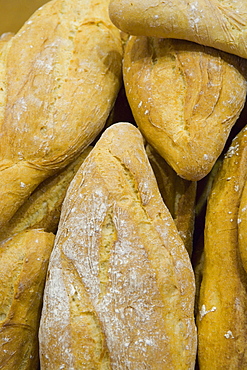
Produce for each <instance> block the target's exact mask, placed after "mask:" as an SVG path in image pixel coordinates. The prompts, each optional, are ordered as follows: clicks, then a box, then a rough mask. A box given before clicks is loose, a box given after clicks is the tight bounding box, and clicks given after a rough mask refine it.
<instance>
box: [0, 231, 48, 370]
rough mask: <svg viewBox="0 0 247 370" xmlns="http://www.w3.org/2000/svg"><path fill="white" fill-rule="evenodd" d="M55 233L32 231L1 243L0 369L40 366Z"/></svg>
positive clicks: (32, 368)
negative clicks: (40, 341) (41, 323)
mask: <svg viewBox="0 0 247 370" xmlns="http://www.w3.org/2000/svg"><path fill="white" fill-rule="evenodd" d="M53 242H54V235H53V234H52V233H46V232H44V231H42V230H28V231H23V232H22V233H19V234H16V235H15V236H13V237H12V238H9V239H7V240H6V241H4V242H1V243H0V369H1V370H17V369H18V370H20V369H21V370H36V369H38V368H39V349H38V329H39V320H40V314H41V306H42V297H43V290H44V284H45V277H46V271H47V267H48V261H49V257H50V253H51V250H52V247H53Z"/></svg>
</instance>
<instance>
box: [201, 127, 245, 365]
mask: <svg viewBox="0 0 247 370" xmlns="http://www.w3.org/2000/svg"><path fill="white" fill-rule="evenodd" d="M246 180H247V129H246V128H245V129H243V130H242V131H241V132H240V133H239V134H238V136H237V137H236V138H235V139H234V140H233V142H232V144H231V145H230V147H229V149H228V151H227V153H226V155H225V158H224V160H223V164H222V167H221V168H220V169H219V171H218V173H217V174H216V177H215V180H214V183H213V186H212V190H211V193H210V196H209V199H208V207H207V213H206V225H205V236H204V264H203V279H202V284H201V288H200V298H199V312H198V315H197V327H198V335H199V352H198V358H199V367H200V369H201V370H208V369H212V370H221V369H222V370H223V369H246V368H247V345H246V337H247V316H246V311H247V276H246V271H245V270H244V268H243V265H242V261H241V257H240V253H239V248H238V222H239V221H238V212H239V207H240V203H241V195H242V192H243V189H244V186H245V184H246ZM245 232H246V230H245Z"/></svg>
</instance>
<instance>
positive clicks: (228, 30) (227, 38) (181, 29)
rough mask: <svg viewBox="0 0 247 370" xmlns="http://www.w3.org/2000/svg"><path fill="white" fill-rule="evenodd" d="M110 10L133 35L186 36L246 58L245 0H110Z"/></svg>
mask: <svg viewBox="0 0 247 370" xmlns="http://www.w3.org/2000/svg"><path fill="white" fill-rule="evenodd" d="M109 14H110V17H111V19H112V21H113V23H114V24H115V25H116V26H117V27H118V28H120V29H121V30H123V31H124V32H127V33H129V34H132V35H145V36H155V37H162V38H175V39H184V40H188V41H193V42H196V43H198V44H202V45H206V46H210V47H213V48H216V49H219V50H223V51H226V52H228V53H231V54H236V55H238V56H240V57H243V58H247V47H246V42H245V40H246V37H247V3H246V1H245V0H239V1H229V0H221V1H218V0H197V1H192V0H190V1H187V0H166V1H163V0H111V2H110V7H109Z"/></svg>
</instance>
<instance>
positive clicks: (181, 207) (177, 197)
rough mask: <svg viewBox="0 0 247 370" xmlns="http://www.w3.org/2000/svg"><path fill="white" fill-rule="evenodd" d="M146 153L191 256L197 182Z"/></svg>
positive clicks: (148, 147)
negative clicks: (183, 177) (186, 178)
mask: <svg viewBox="0 0 247 370" xmlns="http://www.w3.org/2000/svg"><path fill="white" fill-rule="evenodd" d="M146 152H147V155H148V159H149V162H150V164H151V166H152V169H153V171H154V175H155V178H156V180H157V184H158V187H159V191H160V194H161V196H162V198H163V201H164V203H165V205H166V206H167V208H168V209H169V211H170V213H171V215H172V218H173V219H174V221H175V224H176V227H177V229H178V232H179V235H180V236H181V238H182V240H183V242H184V245H185V248H186V249H187V252H188V253H189V255H190V256H191V254H192V244H193V233H194V220H195V202H196V189H197V182H196V181H188V180H184V179H182V178H181V177H180V176H178V175H177V174H176V172H175V171H174V170H173V169H172V168H171V166H169V164H168V163H167V162H166V161H165V160H164V159H163V158H162V157H161V156H160V155H159V153H158V152H157V151H156V150H155V149H154V148H153V147H152V146H151V145H149V144H147V145H146ZM0 235H1V234H0Z"/></svg>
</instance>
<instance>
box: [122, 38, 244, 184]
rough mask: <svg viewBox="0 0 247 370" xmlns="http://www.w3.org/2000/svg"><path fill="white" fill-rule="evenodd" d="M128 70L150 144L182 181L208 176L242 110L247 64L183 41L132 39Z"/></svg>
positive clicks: (131, 97) (135, 109) (129, 89)
mask: <svg viewBox="0 0 247 370" xmlns="http://www.w3.org/2000/svg"><path fill="white" fill-rule="evenodd" d="M123 66H124V68H123V74H124V84H125V88H126V95H127V98H128V101H129V104H130V107H131V109H132V113H133V116H134V118H135V121H136V123H137V125H138V127H139V129H140V130H141V132H142V133H143V135H144V136H145V138H146V140H147V141H148V142H149V143H150V144H151V145H152V146H153V147H154V148H155V149H156V150H157V151H158V153H159V154H160V155H161V156H162V157H163V158H164V159H165V160H166V161H167V162H168V164H169V165H170V166H171V167H172V168H173V169H174V170H175V171H176V172H177V174H178V175H179V176H180V177H183V178H185V179H187V180H192V181H197V180H200V179H201V178H203V177H204V176H206V175H207V174H208V173H209V172H210V170H211V169H212V167H213V165H214V163H215V161H216V159H217V158H218V157H219V155H220V154H221V152H222V150H223V148H224V146H225V143H226V140H227V137H228V135H229V133H230V130H231V128H232V126H233V125H234V123H235V122H236V120H237V118H238V117H239V114H240V112H241V110H242V109H243V106H244V103H245V99H246V92H247V84H246V77H247V61H246V60H244V59H241V58H238V57H236V56H235V55H230V54H227V53H223V52H219V51H217V50H214V49H212V48H206V47H204V46H202V45H197V44H195V43H191V42H188V41H184V40H173V39H158V38H150V37H149V38H148V37H145V36H140V37H135V36H131V37H130V39H129V41H128V43H127V45H126V48H125V53H124V65H123Z"/></svg>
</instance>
